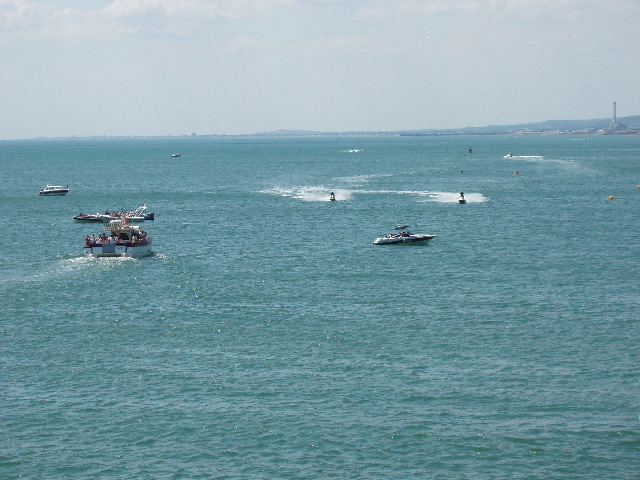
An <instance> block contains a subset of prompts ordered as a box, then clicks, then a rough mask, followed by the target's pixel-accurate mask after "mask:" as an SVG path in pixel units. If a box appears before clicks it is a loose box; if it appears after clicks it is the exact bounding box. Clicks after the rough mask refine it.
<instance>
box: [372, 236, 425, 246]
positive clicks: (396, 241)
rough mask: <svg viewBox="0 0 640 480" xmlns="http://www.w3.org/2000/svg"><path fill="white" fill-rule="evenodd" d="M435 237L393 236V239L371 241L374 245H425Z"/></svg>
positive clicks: (382, 238)
mask: <svg viewBox="0 0 640 480" xmlns="http://www.w3.org/2000/svg"><path fill="white" fill-rule="evenodd" d="M433 237H435V235H411V236H408V237H402V236H397V237H396V236H394V237H381V238H376V239H375V240H374V241H373V244H374V245H402V244H416V243H426V242H428V241H429V240H431V239H432V238H433Z"/></svg>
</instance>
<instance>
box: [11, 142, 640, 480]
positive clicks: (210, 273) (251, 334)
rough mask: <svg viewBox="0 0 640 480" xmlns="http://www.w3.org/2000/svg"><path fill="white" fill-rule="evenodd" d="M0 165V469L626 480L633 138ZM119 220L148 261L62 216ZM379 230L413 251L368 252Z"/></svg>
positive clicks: (279, 147)
mask: <svg viewBox="0 0 640 480" xmlns="http://www.w3.org/2000/svg"><path fill="white" fill-rule="evenodd" d="M469 147H472V148H473V153H471V154H469V153H467V151H468V149H469ZM351 149H357V150H359V151H358V152H350V151H349V150H351ZM174 152H180V153H182V156H181V157H180V158H172V157H171V154H172V153H174ZM508 152H513V153H514V155H517V157H516V158H504V156H505V155H506V154H507V153H508ZM515 171H519V172H522V173H523V174H522V175H511V174H510V173H511V172H515ZM0 172H1V174H2V177H1V178H2V179H3V183H4V185H5V187H6V188H5V189H3V192H2V194H1V196H0V207H1V209H2V214H1V216H0V227H1V231H2V232H3V235H2V239H1V240H0V252H1V255H0V298H1V306H2V308H1V309H0V348H1V352H0V353H1V354H0V402H1V405H2V408H1V409H0V431H1V432H2V435H1V436H0V478H3V479H14V478H32V479H58V478H70V479H81V478H86V479H125V478H127V479H128V478H135V479H209V478H220V479H222V478H226V479H307V478H330V479H338V478H339V479H369V478H376V479H378V478H379V479H424V478H434V479H452V478H455V479H540V478H554V479H557V478H563V479H565V478H566V479H574V478H575V479H606V478H616V479H635V478H638V472H639V471H640V437H639V434H640V419H639V415H640V396H639V393H640V385H639V380H640V368H639V365H640V329H639V328H638V322H639V320H640V319H639V316H638V311H639V309H638V307H639V306H640V305H639V304H640V291H639V289H638V279H639V278H640V267H639V262H638V259H639V258H640V246H639V242H638V226H639V220H640V214H639V211H640V210H639V206H640V190H639V189H638V188H637V186H638V185H639V184H640V137H637V136H635V137H632V136H590V137H588V139H585V137H577V136H575V137H574V136H566V135H558V136H519V137H516V136H495V137H494V136H491V137H489V136H487V137H482V136H473V137H335V138H334V137H332V138H293V139H273V138H266V139H257V138H217V139H216V138H213V139H207V138H184V139H166V140H162V139H117V140H116V139H113V140H112V139H74V140H41V141H36V140H34V141H15V142H1V143H0ZM47 183H52V184H61V185H67V184H68V185H69V187H70V189H71V192H70V193H69V195H68V196H66V197H49V198H47V197H39V196H38V195H37V192H38V190H39V189H40V188H42V187H44V185H45V184H47ZM331 191H333V192H335V193H336V197H337V198H338V201H336V202H329V201H328V196H329V193H330V192H331ZM460 191H464V192H465V195H466V197H467V199H468V203H467V204H466V205H459V204H457V201H456V199H457V195H458V193H459V192H460ZM610 195H612V196H614V197H615V198H614V200H609V199H608V197H609V196H610ZM141 203H146V204H147V205H148V206H149V210H150V211H153V212H155V214H156V220H155V221H154V222H147V223H146V224H145V229H146V230H147V231H148V232H149V234H150V235H151V236H152V237H153V239H154V255H153V256H152V257H148V258H144V259H135V260H132V259H98V260H96V259H87V258H83V257H82V247H83V239H84V237H85V236H86V235H87V234H92V233H95V234H98V233H100V230H99V227H98V226H96V225H94V224H81V223H76V222H74V221H73V220H72V219H71V217H72V216H73V215H75V214H78V213H80V212H84V213H95V212H97V211H102V210H104V209H106V208H109V209H122V208H126V209H130V208H133V207H135V206H137V205H139V204H141ZM398 223H404V224H408V225H411V230H412V231H414V232H416V233H430V234H435V235H436V237H435V238H434V239H433V240H432V241H430V242H429V243H427V244H426V245H407V246H374V245H373V244H372V242H373V240H374V239H375V238H376V237H378V236H383V235H385V234H387V233H390V232H391V231H393V227H395V226H396V225H397V224H398Z"/></svg>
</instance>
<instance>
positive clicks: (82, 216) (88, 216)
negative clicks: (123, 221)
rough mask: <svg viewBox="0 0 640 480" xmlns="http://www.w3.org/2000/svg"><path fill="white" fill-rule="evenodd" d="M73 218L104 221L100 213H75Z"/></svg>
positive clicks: (85, 220) (82, 220)
mask: <svg viewBox="0 0 640 480" xmlns="http://www.w3.org/2000/svg"><path fill="white" fill-rule="evenodd" d="M73 219H74V220H78V221H79V222H102V221H103V220H102V218H101V217H100V214H99V213H96V214H86V213H80V214H78V215H74V216H73Z"/></svg>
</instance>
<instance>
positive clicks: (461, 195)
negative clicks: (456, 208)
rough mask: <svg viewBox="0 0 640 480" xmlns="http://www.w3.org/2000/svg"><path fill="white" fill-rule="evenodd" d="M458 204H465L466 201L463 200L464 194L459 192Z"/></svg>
mask: <svg viewBox="0 0 640 480" xmlns="http://www.w3.org/2000/svg"><path fill="white" fill-rule="evenodd" d="M458 203H467V199H466V198H464V192H460V196H459V197H458Z"/></svg>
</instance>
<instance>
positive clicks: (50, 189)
mask: <svg viewBox="0 0 640 480" xmlns="http://www.w3.org/2000/svg"><path fill="white" fill-rule="evenodd" d="M67 193H69V185H67V186H66V187H61V186H59V185H47V186H46V187H44V188H43V189H42V190H40V192H38V195H40V196H43V197H54V196H61V195H66V194H67Z"/></svg>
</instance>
